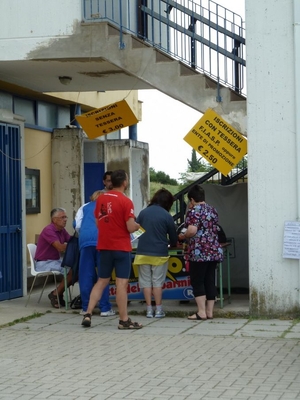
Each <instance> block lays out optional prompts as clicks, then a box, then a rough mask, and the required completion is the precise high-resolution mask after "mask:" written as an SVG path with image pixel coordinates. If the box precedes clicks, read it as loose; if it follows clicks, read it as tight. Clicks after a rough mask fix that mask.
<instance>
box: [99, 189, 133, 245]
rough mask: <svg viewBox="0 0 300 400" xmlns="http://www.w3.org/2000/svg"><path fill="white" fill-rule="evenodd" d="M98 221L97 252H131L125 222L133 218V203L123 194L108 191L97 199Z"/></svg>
mask: <svg viewBox="0 0 300 400" xmlns="http://www.w3.org/2000/svg"><path fill="white" fill-rule="evenodd" d="M95 218H96V219H97V220H98V242H97V249H98V250H118V251H131V249H132V247H131V241H130V233H129V232H128V230H127V225H126V222H127V221H128V220H129V218H134V213H133V203H132V201H131V200H130V199H129V198H128V197H126V196H125V195H124V194H123V193H121V192H118V191H116V190H110V191H108V192H106V193H103V194H102V195H101V196H99V197H98V199H97V202H96V208H95Z"/></svg>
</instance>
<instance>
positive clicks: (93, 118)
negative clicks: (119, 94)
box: [75, 100, 138, 139]
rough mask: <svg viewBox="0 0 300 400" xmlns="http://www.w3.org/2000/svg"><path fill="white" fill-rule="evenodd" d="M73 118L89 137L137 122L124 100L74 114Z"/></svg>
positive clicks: (106, 133)
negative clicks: (80, 113)
mask: <svg viewBox="0 0 300 400" xmlns="http://www.w3.org/2000/svg"><path fill="white" fill-rule="evenodd" d="M75 118H76V120H77V122H79V124H80V125H81V127H82V129H83V130H84V131H85V133H86V134H87V136H88V137H89V138H90V139H95V138H96V137H99V136H103V135H108V134H109V133H112V132H114V131H117V130H119V129H122V128H125V127H126V126H131V125H134V124H136V123H137V122H138V119H137V118H136V116H135V115H134V113H133V111H132V110H131V108H130V107H129V105H128V104H127V102H126V100H122V101H118V102H117V103H112V104H109V105H108V106H105V107H102V108H97V109H95V110H92V111H89V112H87V113H85V114H82V115H76V117H75Z"/></svg>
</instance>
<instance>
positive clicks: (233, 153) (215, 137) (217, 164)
mask: <svg viewBox="0 0 300 400" xmlns="http://www.w3.org/2000/svg"><path fill="white" fill-rule="evenodd" d="M184 140H185V141H186V142H187V143H188V144H189V145H191V146H192V147H193V149H195V150H196V151H197V152H198V153H200V154H201V155H202V156H203V157H204V158H205V159H206V160H207V161H208V162H209V163H210V164H211V165H212V166H213V167H214V168H216V169H218V170H219V171H220V172H221V173H222V174H223V175H225V176H226V175H228V173H229V172H230V171H231V170H232V168H234V167H235V166H236V164H237V163H238V162H239V161H240V160H241V159H242V158H243V157H244V155H245V154H247V139H246V138H245V137H244V136H243V135H242V134H241V133H239V132H238V131H237V130H236V129H234V128H233V127H232V126H231V125H229V124H228V123H227V122H226V121H224V120H223V119H222V118H221V117H220V115H218V114H217V113H216V112H214V111H213V110H212V109H208V110H207V111H206V113H205V114H204V115H203V117H202V118H200V120H199V121H198V122H197V123H196V125H194V126H193V128H192V129H191V130H190V131H189V133H188V134H187V135H186V136H185V137H184Z"/></svg>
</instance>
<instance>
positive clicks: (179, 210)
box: [173, 165, 248, 226]
mask: <svg viewBox="0 0 300 400" xmlns="http://www.w3.org/2000/svg"><path fill="white" fill-rule="evenodd" d="M247 174H248V168H247V166H246V165H242V166H241V167H240V168H235V169H234V170H232V171H231V172H230V174H229V175H228V176H224V175H222V174H221V173H220V172H219V171H218V170H217V169H216V168H214V169H212V170H211V171H209V172H207V173H206V174H205V175H203V176H202V177H201V178H199V179H197V180H195V181H194V182H191V183H190V184H189V185H187V186H186V187H184V188H183V189H182V190H180V191H179V192H178V193H176V194H175V195H174V198H175V202H174V206H175V213H174V215H173V219H174V222H175V223H176V225H177V226H180V225H181V224H182V223H183V222H184V217H185V212H186V207H187V203H188V199H187V193H188V191H189V190H190V189H191V187H192V186H194V185H196V184H199V185H201V184H203V183H204V182H208V183H212V184H221V185H222V186H227V185H231V184H233V183H235V182H245V181H246V176H247Z"/></svg>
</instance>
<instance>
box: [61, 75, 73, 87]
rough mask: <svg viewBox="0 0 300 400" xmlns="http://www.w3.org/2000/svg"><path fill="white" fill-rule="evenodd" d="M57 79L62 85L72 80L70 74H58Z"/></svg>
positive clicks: (68, 83)
mask: <svg viewBox="0 0 300 400" xmlns="http://www.w3.org/2000/svg"><path fill="white" fill-rule="evenodd" d="M58 79H59V82H60V83H61V84H62V85H70V83H71V81H72V78H71V77H70V76H59V77H58Z"/></svg>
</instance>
